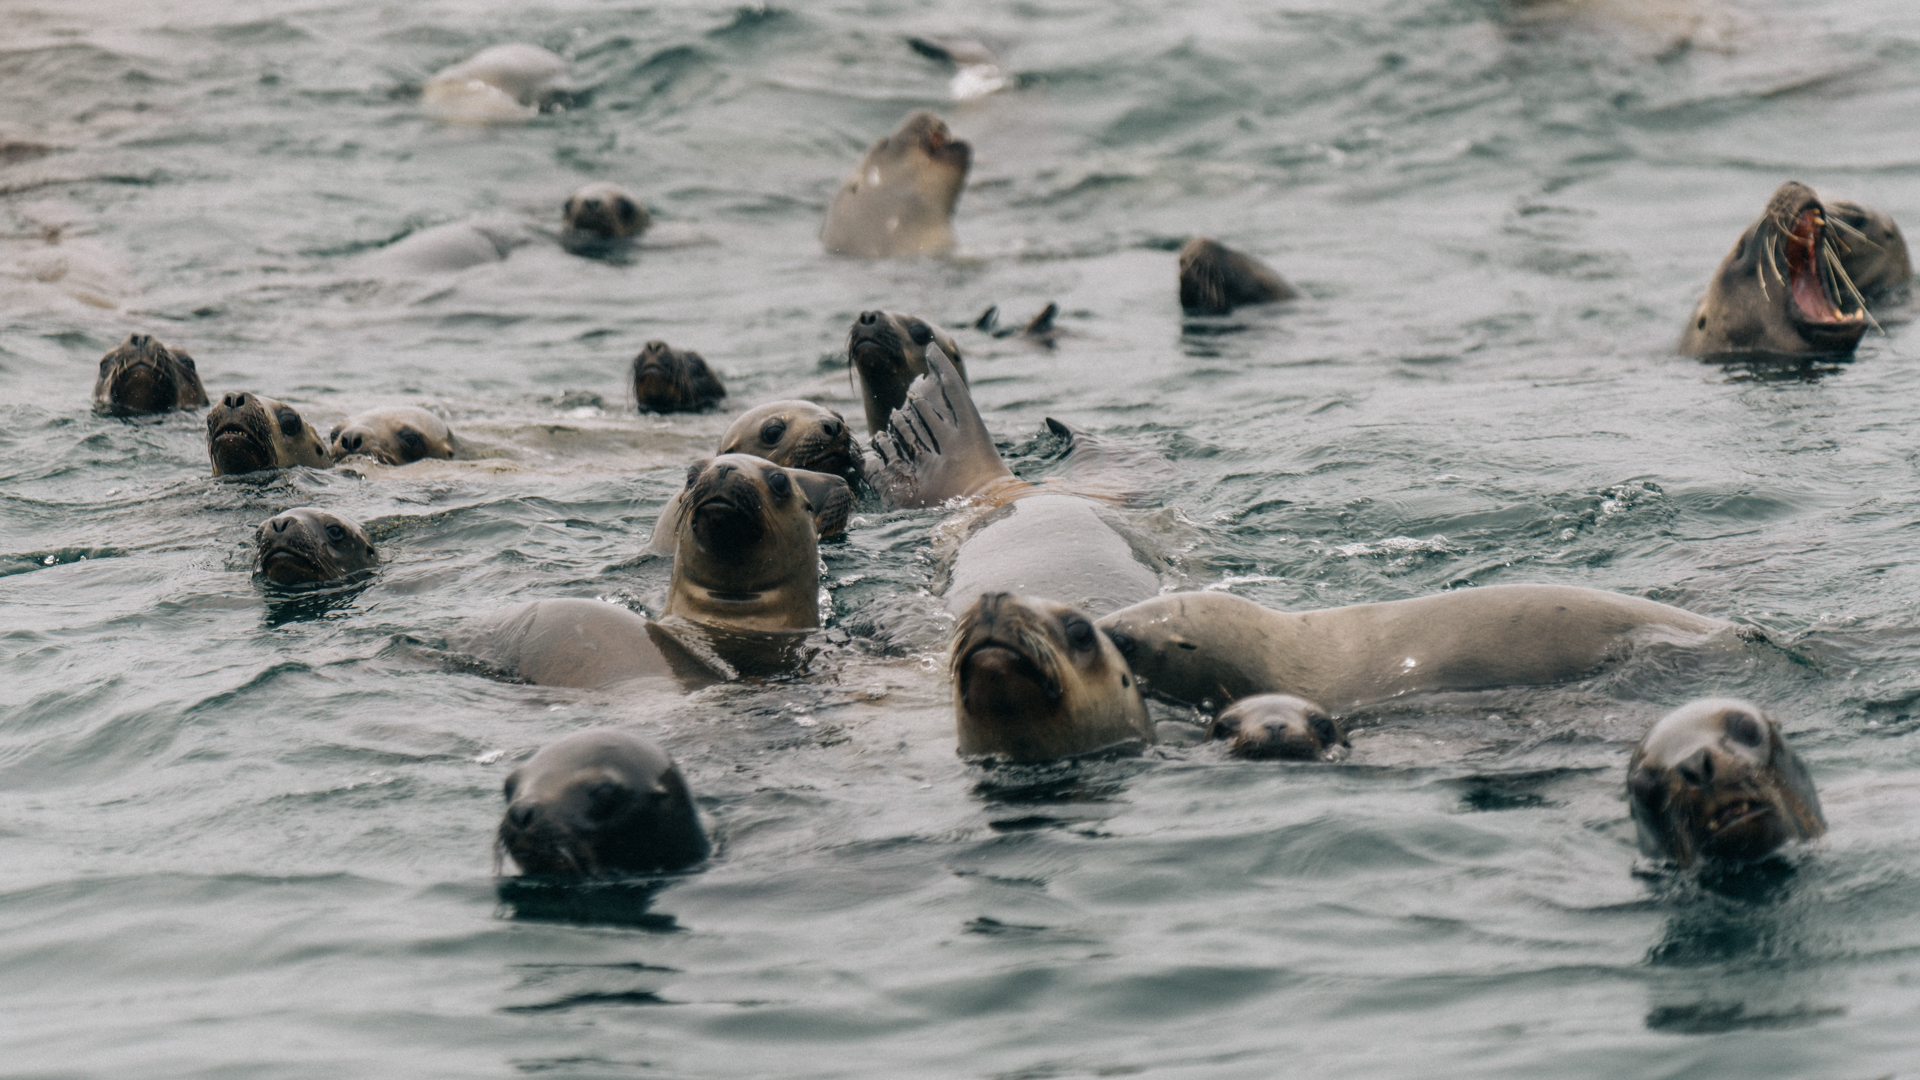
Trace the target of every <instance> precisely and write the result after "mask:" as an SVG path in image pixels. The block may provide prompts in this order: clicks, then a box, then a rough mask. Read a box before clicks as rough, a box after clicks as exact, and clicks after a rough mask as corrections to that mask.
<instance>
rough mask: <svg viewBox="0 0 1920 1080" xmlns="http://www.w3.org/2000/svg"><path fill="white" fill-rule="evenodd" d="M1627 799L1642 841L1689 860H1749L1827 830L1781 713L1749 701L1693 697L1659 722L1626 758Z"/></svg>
mask: <svg viewBox="0 0 1920 1080" xmlns="http://www.w3.org/2000/svg"><path fill="white" fill-rule="evenodd" d="M1627 801H1628V803H1629V805H1630V806H1631V807H1632V811H1633V821H1634V826H1635V829H1636V830H1637V831H1638V833H1639V838H1640V850H1641V851H1642V852H1644V853H1645V854H1647V855H1648V856H1650V857H1654V858H1664V859H1670V860H1672V861H1673V862H1674V863H1675V864H1677V865H1679V866H1683V867H1684V866H1691V865H1693V864H1694V863H1696V862H1699V861H1703V860H1713V861H1728V862H1751V861H1753V860H1755V859H1760V858H1764V857H1765V856H1767V855H1769V854H1772V853H1773V852H1774V851H1775V850H1777V849H1778V848H1779V847H1780V846H1781V845H1782V844H1785V843H1787V842H1789V841H1793V840H1810V839H1813V838H1815V837H1818V836H1822V835H1824V834H1825V833H1826V831H1827V822H1826V818H1825V816H1824V815H1823V814H1822V813H1821V811H1820V796H1819V794H1818V793H1817V792H1816V791H1815V790H1814V787H1813V778H1812V777H1811V776H1809V775H1808V773H1807V767H1806V765H1804V764H1803V763H1802V762H1801V761H1800V758H1799V756H1798V755H1796V754H1795V753H1794V752H1793V750H1792V749H1791V748H1790V747H1788V746H1787V744H1786V739H1785V737H1784V736H1783V735H1782V733H1781V731H1780V724H1779V721H1777V720H1775V719H1774V718H1773V717H1771V716H1769V715H1767V714H1766V713H1765V712H1762V711H1761V710H1760V709H1757V708H1755V707H1754V706H1752V705H1750V704H1748V703H1747V702H1744V701H1735V700H1730V699H1720V698H1709V699H1706V700H1703V701H1695V702H1691V703H1689V704H1686V705H1682V706H1681V707H1680V708H1678V709H1675V710H1674V711H1673V712H1671V713H1668V714H1667V715H1666V716H1665V717H1663V718H1662V719H1661V720H1660V722H1659V723H1657V724H1655V725H1653V727H1652V729H1651V730H1649V731H1648V732H1647V735H1646V738H1644V739H1642V740H1640V745H1639V746H1637V747H1635V748H1634V751H1633V759H1632V760H1631V761H1630V762H1629V763H1628V765H1627Z"/></svg>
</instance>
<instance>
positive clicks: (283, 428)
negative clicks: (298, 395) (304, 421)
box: [278, 408, 300, 435]
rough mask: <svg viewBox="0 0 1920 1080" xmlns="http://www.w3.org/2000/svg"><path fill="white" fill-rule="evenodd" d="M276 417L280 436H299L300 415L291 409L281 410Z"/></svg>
mask: <svg viewBox="0 0 1920 1080" xmlns="http://www.w3.org/2000/svg"><path fill="white" fill-rule="evenodd" d="M278 416H279V419H280V434H282V435H298V434H300V414H299V413H297V412H294V411H293V410H292V409H287V408H282V409H281V410H280V412H279V414H278Z"/></svg>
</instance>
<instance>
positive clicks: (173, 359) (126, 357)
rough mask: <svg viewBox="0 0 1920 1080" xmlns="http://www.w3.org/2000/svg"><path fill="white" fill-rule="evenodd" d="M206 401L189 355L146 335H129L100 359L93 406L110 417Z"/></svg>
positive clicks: (190, 405)
mask: <svg viewBox="0 0 1920 1080" xmlns="http://www.w3.org/2000/svg"><path fill="white" fill-rule="evenodd" d="M206 403H207V390H206V387H204V386H201V385H200V372H199V370H198V369H197V368H195V367H194V366H193V357H191V356H188V355H187V354H186V353H184V352H181V351H180V350H179V349H169V348H167V347H166V346H165V345H162V344H160V342H159V341H157V340H156V339H154V338H152V337H150V336H148V335H146V334H129V335H127V340H125V341H123V342H121V343H120V344H119V345H118V346H117V347H115V348H114V349H113V351H111V352H109V353H107V355H105V356H103V357H101V358H100V377H99V378H98V379H97V380H96V381H95V382H94V384H93V405H94V408H96V409H98V410H100V411H101V412H105V413H111V414H112V415H114V416H132V415H135V414H138V413H157V412H167V411H169V410H172V409H193V408H198V407H199V406H202V405H205V404H206Z"/></svg>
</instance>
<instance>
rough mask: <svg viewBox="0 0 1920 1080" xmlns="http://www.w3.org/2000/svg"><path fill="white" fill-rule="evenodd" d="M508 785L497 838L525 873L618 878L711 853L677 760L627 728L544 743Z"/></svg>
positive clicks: (689, 862)
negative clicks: (625, 729)
mask: <svg viewBox="0 0 1920 1080" xmlns="http://www.w3.org/2000/svg"><path fill="white" fill-rule="evenodd" d="M502 790H503V793H504V794H505V795H506V798H507V812H506V814H505V815H504V816H503V817H502V818H501V819H500V831H499V834H498V838H497V841H496V842H497V843H498V845H499V849H500V850H503V851H505V852H506V853H507V855H508V857H510V858H511V859H513V861H514V864H515V865H517V866H518V867H519V868H520V872H521V873H523V874H537V875H543V876H553V877H575V878H599V877H616V876H619V875H621V874H645V873H653V872H657V871H662V870H679V869H682V868H683V867H687V866H691V865H693V864H694V863H697V862H699V861H700V860H702V859H704V858H706V857H707V852H708V850H709V848H708V845H707V834H706V833H705V832H704V831H703V830H702V829H701V828H700V815H699V813H698V812H697V811H695V810H694V807H693V796H692V795H691V794H690V793H689V792H688V791H687V781H686V779H685V778H684V777H682V776H681V775H680V769H679V767H678V766H676V765H675V764H674V763H673V759H672V758H670V757H668V756H667V753H666V751H664V750H662V749H660V748H659V747H658V746H655V745H654V744H653V743H650V742H648V741H646V740H645V739H639V738H636V737H634V736H632V735H629V734H627V733H626V732H623V731H582V732H578V733H576V734H573V735H569V736H567V737H566V738H564V739H561V740H560V741H559V742H556V743H552V744H550V745H548V746H546V747H543V748H542V749H541V750H540V752H539V753H537V754H535V755H533V757H532V758H530V759H528V761H527V762H526V764H524V765H521V766H520V767H519V768H517V769H515V770H513V772H511V773H509V774H507V781H506V783H505V785H503V788H502ZM496 869H497V867H496Z"/></svg>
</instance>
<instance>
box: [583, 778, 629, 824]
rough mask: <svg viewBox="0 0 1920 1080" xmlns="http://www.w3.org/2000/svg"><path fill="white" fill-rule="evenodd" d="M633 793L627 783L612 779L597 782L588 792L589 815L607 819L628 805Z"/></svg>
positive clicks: (597, 819)
mask: <svg viewBox="0 0 1920 1080" xmlns="http://www.w3.org/2000/svg"><path fill="white" fill-rule="evenodd" d="M631 794H632V793H631V792H629V791H628V790H627V789H626V787H625V785H622V784H616V783H613V782H612V781H606V782H604V783H599V784H595V785H593V788H592V789H591V790H589V791H588V792H587V816H588V817H590V818H592V819H593V820H595V821H605V820H607V819H608V818H610V817H612V816H613V815H615V814H617V813H619V812H620V808H621V807H623V806H625V805H627V799H628V798H629V796H630V795H631Z"/></svg>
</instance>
